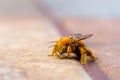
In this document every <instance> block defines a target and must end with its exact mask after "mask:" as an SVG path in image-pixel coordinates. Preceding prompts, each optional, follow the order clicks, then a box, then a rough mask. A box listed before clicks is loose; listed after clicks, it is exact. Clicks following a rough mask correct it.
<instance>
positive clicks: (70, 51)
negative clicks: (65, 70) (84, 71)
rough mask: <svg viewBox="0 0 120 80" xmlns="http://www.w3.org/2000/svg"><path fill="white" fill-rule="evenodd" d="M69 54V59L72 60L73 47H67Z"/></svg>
mask: <svg viewBox="0 0 120 80" xmlns="http://www.w3.org/2000/svg"><path fill="white" fill-rule="evenodd" d="M67 53H68V58H71V53H72V47H71V46H68V47H67Z"/></svg>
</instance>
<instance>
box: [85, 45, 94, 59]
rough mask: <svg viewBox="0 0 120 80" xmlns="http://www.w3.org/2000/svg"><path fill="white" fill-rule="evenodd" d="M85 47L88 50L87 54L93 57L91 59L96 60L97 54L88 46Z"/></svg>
mask: <svg viewBox="0 0 120 80" xmlns="http://www.w3.org/2000/svg"><path fill="white" fill-rule="evenodd" d="M84 49H85V51H86V52H87V55H88V56H90V57H91V59H93V60H96V56H95V55H94V54H93V53H92V52H91V51H90V50H89V49H88V48H87V47H84Z"/></svg>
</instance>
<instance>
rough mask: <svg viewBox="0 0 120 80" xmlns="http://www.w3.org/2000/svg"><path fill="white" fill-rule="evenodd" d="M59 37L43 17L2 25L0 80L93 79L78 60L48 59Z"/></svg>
mask: <svg viewBox="0 0 120 80" xmlns="http://www.w3.org/2000/svg"><path fill="white" fill-rule="evenodd" d="M59 37H60V36H59V33H58V31H57V29H56V28H55V27H54V25H53V24H51V22H50V21H48V20H47V19H45V18H42V17H41V19H35V18H31V19H30V18H29V19H24V21H23V20H19V19H18V20H17V19H13V20H8V21H2V22H0V80H61V79H62V80H73V79H75V80H91V78H90V77H89V76H88V74H86V72H85V71H84V69H83V68H82V67H81V65H80V63H79V62H78V61H76V60H70V59H65V60H58V59H57V58H56V57H54V56H53V57H49V56H47V55H48V54H50V53H51V50H50V49H48V46H50V45H52V44H51V43H49V41H52V40H53V41H54V40H57V39H58V38H59Z"/></svg>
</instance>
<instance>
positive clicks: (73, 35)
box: [68, 33, 82, 38]
mask: <svg viewBox="0 0 120 80" xmlns="http://www.w3.org/2000/svg"><path fill="white" fill-rule="evenodd" d="M68 36H69V37H75V38H77V37H81V36H82V34H80V33H74V34H69V35H68Z"/></svg>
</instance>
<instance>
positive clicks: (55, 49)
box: [48, 46, 61, 59]
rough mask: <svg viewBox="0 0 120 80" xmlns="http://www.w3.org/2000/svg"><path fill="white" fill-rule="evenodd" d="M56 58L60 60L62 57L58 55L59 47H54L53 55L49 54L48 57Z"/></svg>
mask: <svg viewBox="0 0 120 80" xmlns="http://www.w3.org/2000/svg"><path fill="white" fill-rule="evenodd" d="M54 55H55V56H56V57H57V58H58V59H61V57H60V56H59V55H58V54H57V47H56V46H54V48H53V50H52V54H49V55H48V56H54Z"/></svg>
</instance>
